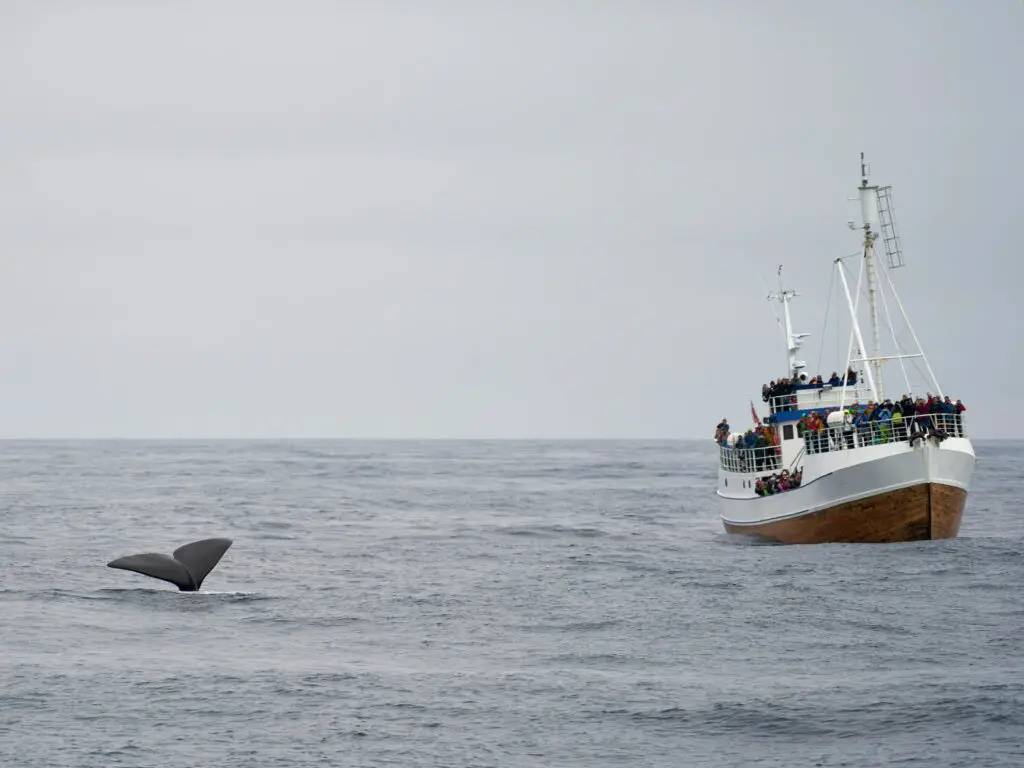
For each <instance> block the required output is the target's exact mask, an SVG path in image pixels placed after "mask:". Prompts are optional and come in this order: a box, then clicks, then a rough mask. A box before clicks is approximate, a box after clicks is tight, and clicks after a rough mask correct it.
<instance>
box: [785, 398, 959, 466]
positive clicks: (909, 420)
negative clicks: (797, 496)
mask: <svg viewBox="0 0 1024 768" xmlns="http://www.w3.org/2000/svg"><path fill="white" fill-rule="evenodd" d="M836 410H838V409H837V408H835V407H832V408H823V409H819V410H815V411H811V412H809V413H806V414H804V415H803V416H802V417H801V418H800V420H799V421H798V422H797V434H798V435H799V436H801V437H807V438H808V440H807V447H808V451H810V452H811V453H820V452H824V451H828V450H832V449H841V448H843V447H847V448H853V447H854V445H855V444H856V442H857V441H859V443H860V444H861V445H877V444H880V443H891V442H896V441H901V440H913V439H914V438H915V436H916V435H922V436H924V435H929V434H934V435H936V436H937V437H938V438H939V439H945V438H947V437H961V436H963V435H964V434H966V433H965V430H964V428H963V418H962V416H961V414H963V412H964V411H966V410H967V406H965V405H964V404H963V402H962V401H961V400H957V401H956V402H953V401H952V399H951V398H950V397H949V396H948V395H947V396H946V397H944V398H940V397H938V396H937V395H933V394H931V393H930V392H929V393H928V394H927V396H926V397H918V398H916V399H915V398H912V397H910V396H909V395H903V396H902V397H901V398H899V399H898V400H895V401H893V400H889V399H886V400H883V401H882V402H880V403H875V402H868V403H867V404H866V405H861V404H860V403H857V402H854V403H853V404H852V405H851V406H849V407H848V408H847V409H846V410H845V413H844V415H843V421H842V424H841V425H839V426H834V427H833V428H832V429H831V431H830V430H829V424H828V415H829V414H830V413H832V412H834V411H836ZM830 435H831V438H832V439H831V441H830V440H829V437H830Z"/></svg>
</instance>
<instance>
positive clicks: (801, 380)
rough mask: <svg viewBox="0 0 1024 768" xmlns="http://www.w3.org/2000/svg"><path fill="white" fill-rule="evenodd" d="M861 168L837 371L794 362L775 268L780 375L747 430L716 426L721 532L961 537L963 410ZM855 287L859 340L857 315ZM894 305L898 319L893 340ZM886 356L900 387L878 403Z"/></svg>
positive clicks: (837, 267) (888, 197) (890, 224)
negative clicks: (938, 366)
mask: <svg viewBox="0 0 1024 768" xmlns="http://www.w3.org/2000/svg"><path fill="white" fill-rule="evenodd" d="M869 175H870V169H869V167H868V165H867V163H866V162H865V160H864V154H863V153H861V183H860V186H859V187H858V189H857V197H856V198H850V199H851V200H859V202H860V223H859V224H858V223H857V222H855V221H853V220H851V221H848V222H847V225H848V227H849V228H850V229H851V230H854V231H855V232H858V239H859V240H860V243H859V246H860V247H859V250H858V251H857V252H856V253H855V254H853V255H851V256H843V257H840V258H837V259H835V260H834V262H833V274H832V276H833V286H836V288H835V294H836V295H837V296H838V297H839V298H838V299H837V303H840V304H842V303H845V305H846V306H845V310H846V312H844V315H845V314H848V322H849V335H848V337H846V336H845V335H844V336H842V337H840V342H839V343H840V344H841V342H842V340H843V339H847V338H848V343H847V344H846V345H845V350H843V349H842V348H840V349H838V350H837V353H836V360H837V363H838V365H837V370H838V371H841V372H842V373H836V372H835V371H833V372H832V374H831V375H830V376H828V378H827V379H826V378H825V377H824V376H822V375H821V374H820V372H819V373H818V374H817V375H814V374H813V373H812V372H810V371H808V368H807V364H806V363H805V362H804V361H802V360H799V359H798V356H799V354H800V349H801V347H802V346H803V344H804V342H805V340H806V339H807V338H808V336H809V334H807V333H797V332H794V330H793V322H792V317H791V311H790V304H791V303H792V301H793V299H794V298H795V297H797V296H798V294H797V293H796V291H795V290H793V289H792V288H787V287H785V284H784V281H783V277H782V267H781V266H780V267H779V268H778V272H777V273H778V290H773V291H771V292H769V293H768V297H767V298H768V299H769V301H770V302H772V304H771V305H772V307H773V308H774V311H775V314H776V320H777V321H778V325H779V327H780V328H781V330H782V333H783V336H784V338H785V344H786V353H787V369H786V372H785V374H784V375H783V376H782V377H780V378H778V379H776V380H774V381H772V382H771V383H769V384H766V385H763V386H762V391H761V393H760V397H761V399H762V401H763V403H765V404H766V405H767V409H768V413H767V414H766V415H765V416H764V417H763V418H762V417H759V415H758V411H757V407H756V406H755V405H754V402H753V396H751V397H750V408H751V418H752V420H753V422H754V424H753V426H752V427H751V428H750V429H746V430H742V431H741V432H735V433H734V432H732V431H731V428H730V427H729V424H728V421H727V420H725V419H723V420H722V422H721V423H720V424H719V425H718V428H717V429H716V431H715V440H716V442H717V443H718V455H719V470H718V487H717V497H718V507H719V515H720V517H721V520H722V524H723V525H724V527H725V530H726V531H727V532H728V533H730V534H740V535H743V536H750V537H755V538H757V539H763V540H768V541H772V542H777V543H784V544H821V543H853V542H865V543H888V542H908V541H921V540H929V539H949V538H954V537H956V536H957V534H958V533H959V530H960V523H961V519H962V517H963V513H964V507H965V505H966V502H967V495H968V491H969V489H970V483H971V476H972V474H973V472H974V467H975V462H976V457H975V453H974V448H973V445H972V443H971V440H970V438H969V436H968V432H967V413H966V406H964V405H963V403H962V402H961V401H960V400H956V401H954V400H953V399H951V398H950V397H949V396H948V395H945V394H944V393H943V391H942V389H941V387H940V386H939V383H938V381H937V380H936V379H935V375H934V372H933V371H932V367H931V365H930V364H929V363H928V359H927V357H926V356H925V354H924V350H923V349H922V348H921V344H920V341H919V339H918V336H917V333H916V332H915V330H914V328H913V326H912V325H911V323H910V320H909V318H908V317H907V313H906V311H905V309H904V305H903V302H902V301H901V299H900V298H899V295H898V293H897V291H896V288H895V284H894V283H893V280H892V272H894V271H895V270H897V269H899V268H902V267H904V266H905V262H904V258H903V251H902V246H901V243H900V237H899V235H898V233H897V231H896V225H895V221H894V217H893V205H892V200H893V197H892V188H891V187H888V186H887V187H879V186H877V185H875V184H871V183H869V181H868V177H869ZM879 239H881V243H880V244H879V242H878V241H879ZM876 246H877V247H876ZM879 250H880V251H881V254H882V255H881V257H879V253H878V251H879ZM848 262H850V263H848ZM851 264H855V265H856V267H853V266H851ZM854 271H856V277H855V286H854V287H853V289H852V290H851V285H850V284H851V282H854V274H853V273H854ZM837 275H838V278H839V280H838V282H836V281H835V277H836V276H837ZM840 285H841V287H842V291H841V292H840V291H839V288H838V286H840ZM865 288H866V290H864V289H865ZM863 294H866V304H867V307H866V310H867V314H868V318H869V322H870V330H871V342H872V343H871V347H870V348H868V347H867V346H866V345H865V343H864V338H863V335H862V333H861V325H860V322H859V320H858V318H859V316H860V314H861V313H862V311H863V307H862V302H861V297H862V295H863ZM889 297H891V299H890V298H889ZM844 299H845V302H844V301H843V300H844ZM831 303H832V302H831V299H830V301H829V304H831ZM779 305H781V308H782V317H781V318H779V316H778V312H777V308H778V306H779ZM880 309H881V314H883V315H884V316H883V317H880ZM891 309H892V310H898V313H896V314H898V316H899V317H901V318H902V321H903V325H902V327H901V328H900V329H899V330H900V333H902V335H903V336H904V339H903V340H901V339H900V336H899V334H898V333H897V330H896V327H897V326H896V324H895V323H894V321H893V316H892V314H891V313H890V310H891ZM827 314H828V309H826V316H827ZM836 316H837V318H838V317H840V315H839V313H838V312H837V313H836ZM883 321H884V322H885V324H886V325H887V326H888V328H887V330H888V331H891V335H892V339H891V341H892V349H891V350H888V349H887V350H883V348H882V344H881V339H882V331H883ZM908 335H909V339H907V338H906V337H907V336H908ZM888 342H889V338H888V334H886V344H887V346H888ZM844 351H845V357H846V359H845V364H843V361H842V356H843V352H844ZM885 352H887V353H888V354H886V353H885ZM897 364H898V371H897V373H898V374H901V376H899V378H898V379H896V377H895V376H893V377H891V378H892V379H896V380H897V381H898V382H899V384H898V390H899V391H900V394H899V395H896V396H894V397H889V396H888V392H887V390H886V385H887V384H889V383H890V374H892V373H893V370H894V367H895V366H897ZM922 365H923V370H922ZM911 374H913V378H912V375H911ZM895 391H896V389H894V392H895Z"/></svg>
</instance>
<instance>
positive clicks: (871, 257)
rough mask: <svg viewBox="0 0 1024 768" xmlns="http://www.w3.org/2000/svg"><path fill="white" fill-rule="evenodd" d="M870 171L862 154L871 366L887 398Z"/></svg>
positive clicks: (875, 196) (880, 396) (877, 385)
mask: <svg viewBox="0 0 1024 768" xmlns="http://www.w3.org/2000/svg"><path fill="white" fill-rule="evenodd" d="M868 173H869V169H868V166H867V163H865V162H864V153H863V152H861V153H860V176H861V181H860V188H859V189H858V192H859V193H860V217H861V224H862V229H863V230H864V243H863V247H864V267H865V271H866V272H867V278H868V309H869V310H870V313H871V352H870V357H871V359H870V360H869V362H868V364H869V365H870V366H871V367H872V368H874V369H875V375H874V385H875V388H876V392H875V397H876V399H878V400H884V399H885V390H884V388H883V385H882V361H881V360H880V359H879V356H880V355H881V342H880V341H879V332H878V278H877V276H876V275H875V240H877V239H878V229H879V228H878V226H877V225H878V186H877V185H869V184H868Z"/></svg>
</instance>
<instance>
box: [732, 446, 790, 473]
mask: <svg viewBox="0 0 1024 768" xmlns="http://www.w3.org/2000/svg"><path fill="white" fill-rule="evenodd" d="M718 458H719V465H720V466H721V467H722V469H724V470H726V471H727V472H774V471H777V470H780V469H782V451H781V449H780V448H779V446H777V445H769V446H765V447H761V448H748V447H746V446H745V445H719V446H718Z"/></svg>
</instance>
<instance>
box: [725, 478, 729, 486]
mask: <svg viewBox="0 0 1024 768" xmlns="http://www.w3.org/2000/svg"><path fill="white" fill-rule="evenodd" d="M725 487H726V488H728V487H729V478H728V477H727V478H725Z"/></svg>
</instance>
